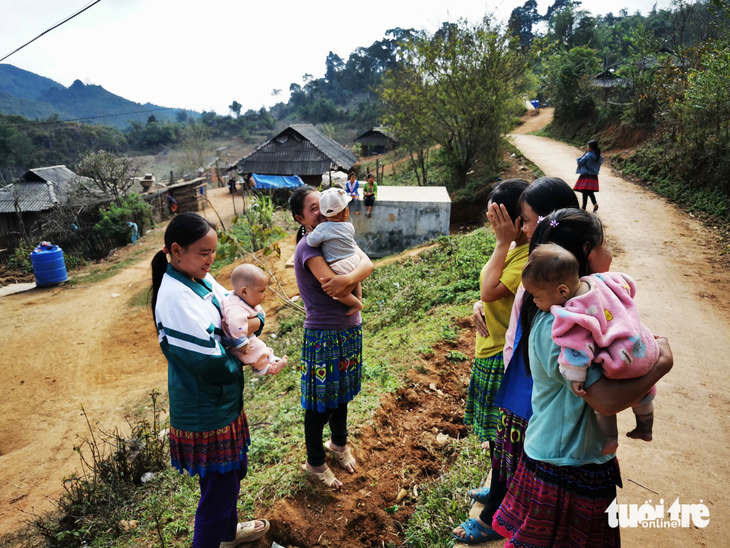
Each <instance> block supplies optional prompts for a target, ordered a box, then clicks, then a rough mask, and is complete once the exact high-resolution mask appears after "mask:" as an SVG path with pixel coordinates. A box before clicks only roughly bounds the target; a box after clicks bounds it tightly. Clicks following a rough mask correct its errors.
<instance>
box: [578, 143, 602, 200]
mask: <svg viewBox="0 0 730 548" xmlns="http://www.w3.org/2000/svg"><path fill="white" fill-rule="evenodd" d="M602 163H603V156H601V149H600V148H599V147H598V141H588V151H587V152H586V153H585V154H584V155H583V156H581V157H580V158H578V169H576V170H575V172H576V173H578V174H580V177H578V181H577V182H576V183H575V186H574V187H573V190H576V191H578V192H580V193H581V194H583V205H582V206H581V208H582V209H583V210H585V208H586V206H587V205H588V198H590V199H591V202H592V203H593V211H598V202H597V201H596V194H595V193H596V192H598V172H599V171H600V170H601V164H602Z"/></svg>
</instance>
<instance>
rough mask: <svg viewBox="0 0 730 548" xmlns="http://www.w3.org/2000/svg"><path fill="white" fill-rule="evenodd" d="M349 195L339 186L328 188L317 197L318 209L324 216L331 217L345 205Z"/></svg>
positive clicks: (350, 198) (348, 200)
mask: <svg viewBox="0 0 730 548" xmlns="http://www.w3.org/2000/svg"><path fill="white" fill-rule="evenodd" d="M350 200H352V197H351V196H348V195H347V193H346V192H345V191H344V190H342V189H341V188H328V189H327V190H325V191H324V192H323V193H322V194H321V195H320V197H319V209H320V211H321V212H322V214H323V215H324V216H325V217H333V216H334V215H337V214H338V213H339V212H340V211H342V210H343V209H345V208H346V207H347V204H348V203H349V202H350Z"/></svg>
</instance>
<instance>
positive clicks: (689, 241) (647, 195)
mask: <svg viewBox="0 0 730 548" xmlns="http://www.w3.org/2000/svg"><path fill="white" fill-rule="evenodd" d="M543 115H545V116H549V115H550V113H549V110H548V109H543V110H542V112H541V117H542V116H543ZM537 118H538V117H534V118H533V119H531V122H528V124H529V125H528V124H525V125H524V126H522V127H521V128H520V133H527V132H529V131H534V130H535V129H537V128H538V127H539V122H537V121H536V120H537ZM515 133H518V132H515ZM512 141H513V142H514V144H515V145H516V146H517V148H519V149H520V150H521V151H522V152H523V154H524V155H525V156H526V157H527V158H529V159H530V160H531V161H532V162H534V163H535V164H536V165H537V166H538V167H540V169H542V171H543V172H544V173H545V174H546V175H548V176H555V177H560V178H562V179H564V180H565V181H567V182H568V183H569V184H571V185H572V184H573V183H574V182H575V180H576V179H577V175H576V174H575V166H576V163H575V160H576V158H578V157H579V156H580V155H581V154H582V152H581V151H579V150H578V149H577V148H574V147H571V146H568V145H564V144H560V143H556V142H555V141H551V140H549V139H545V138H542V137H535V136H530V135H524V134H523V135H520V134H517V135H514V137H513V138H512ZM599 178H600V186H601V191H600V192H599V193H598V194H597V198H598V203H599V204H600V209H599V212H598V214H599V216H600V217H601V220H602V221H603V223H604V225H605V227H606V232H607V235H608V240H609V243H610V245H611V247H612V249H613V253H614V261H613V266H612V270H616V271H622V272H626V273H628V274H630V275H631V276H632V277H633V278H634V279H635V280H636V282H637V286H638V289H637V295H636V300H637V302H638V305H639V307H640V310H641V313H642V320H643V321H644V323H645V324H646V325H647V326H648V327H649V328H650V329H652V331H654V333H656V334H661V335H665V336H667V337H668V338H669V341H670V344H671V346H672V350H673V352H674V360H675V365H674V369H673V370H672V372H671V373H670V374H669V375H668V376H667V377H665V379H663V380H662V381H661V382H660V383H659V386H658V393H657V398H656V400H655V404H656V412H655V422H654V441H652V442H651V443H645V442H639V441H635V440H629V439H628V438H623V439H621V440H620V442H621V446H620V448H619V452H618V456H619V460H620V463H621V471H622V476H623V482H624V488H623V489H621V490H619V497H618V502H619V503H625V504H636V505H642V504H643V503H644V502H645V501H648V500H651V501H652V502H651V503H650V504H652V505H655V504H658V503H659V501H660V499H663V500H664V505H665V508H668V507H669V506H670V505H671V504H672V503H673V502H674V500H675V499H676V498H677V497H679V500H680V503H682V504H696V503H700V502H702V503H703V504H705V505H707V507H708V509H709V511H710V523H709V525H708V526H707V527H705V528H696V527H689V528H678V529H663V530H655V529H641V528H638V529H624V530H623V531H622V539H623V545H624V546H630V547H633V546H636V547H639V546H661V547H669V546H677V547H683V548H685V547H688V546H730V528H729V527H728V521H730V494H729V493H728V489H727V484H728V480H729V479H730V465H729V463H728V456H729V454H730V452H729V451H728V448H730V439H729V434H730V396H728V392H727V386H728V382H729V381H730V370H728V367H727V365H728V356H729V355H730V307H729V304H730V291H729V288H730V285H729V284H728V282H730V276H729V275H728V272H727V270H726V269H724V268H723V267H722V265H721V263H720V262H719V261H718V260H717V257H718V255H717V254H718V252H719V251H720V250H719V249H718V247H717V244H716V241H715V237H714V235H713V233H712V232H711V231H709V230H707V229H705V228H704V227H703V226H702V225H701V224H700V223H699V222H697V221H696V220H694V219H693V218H691V217H690V216H689V215H687V214H686V213H683V212H682V211H681V210H680V209H679V208H677V207H676V206H674V205H672V204H670V203H668V202H667V201H666V200H664V199H662V198H660V197H657V196H656V195H655V194H653V193H651V192H648V191H646V190H645V189H643V188H641V187H638V186H637V185H635V184H632V183H629V182H626V181H624V180H622V179H621V178H619V177H617V176H616V174H615V173H613V172H612V171H611V170H610V169H608V168H604V169H602V170H601V174H600V176H599ZM632 421H633V415H632V414H631V412H630V411H625V412H623V413H621V414H620V415H619V432H621V431H623V432H626V431H628V430H630V429H631V424H632ZM639 484H641V485H639ZM642 486H643V487H642Z"/></svg>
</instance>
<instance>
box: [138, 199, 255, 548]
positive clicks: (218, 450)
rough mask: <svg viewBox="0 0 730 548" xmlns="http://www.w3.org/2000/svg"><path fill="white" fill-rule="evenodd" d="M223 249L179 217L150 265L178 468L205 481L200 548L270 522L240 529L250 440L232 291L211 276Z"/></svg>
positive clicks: (195, 223) (227, 545) (201, 226)
mask: <svg viewBox="0 0 730 548" xmlns="http://www.w3.org/2000/svg"><path fill="white" fill-rule="evenodd" d="M217 242H218V237H217V235H216V232H215V229H214V227H213V226H212V225H211V224H210V223H209V222H208V221H207V220H205V219H204V218H203V217H201V216H200V215H198V214H196V213H181V214H180V215H177V216H176V217H174V218H173V219H172V221H170V224H169V225H168V226H167V230H166V231H165V246H164V247H163V249H162V250H161V251H159V252H158V253H157V254H156V255H155V257H154V258H153V259H152V309H153V310H154V318H155V325H156V326H157V333H158V338H159V342H160V347H161V348H162V352H163V354H164V355H165V358H167V363H168V391H169V394H170V454H171V458H172V465H173V466H174V467H175V468H177V469H178V470H179V471H180V472H182V471H183V470H187V471H188V473H189V474H190V475H191V476H194V475H196V474H197V475H198V476H199V477H200V501H199V503H198V509H197V512H196V513H195V531H194V533H193V547H194V548H218V547H220V548H233V547H234V546H238V545H239V544H241V543H243V542H251V541H253V540H256V539H257V538H259V537H261V536H263V535H264V533H266V531H267V530H268V528H269V523H268V522H267V521H266V520H259V521H256V522H253V521H250V522H246V523H238V513H237V510H236V504H237V501H238V493H239V490H240V482H241V480H242V479H243V478H244V477H245V476H246V472H247V469H248V458H247V450H248V446H249V444H250V437H249V432H248V423H247V421H246V413H245V411H244V409H243V369H242V366H241V363H240V362H239V361H238V360H236V359H235V358H233V357H231V356H229V355H228V354H227V353H226V351H225V349H224V348H223V346H222V345H221V334H222V330H221V322H222V317H221V309H220V302H221V301H222V300H223V297H225V295H226V293H227V291H226V290H225V289H224V288H223V287H222V286H221V285H220V284H218V282H216V281H215V280H214V279H213V277H212V276H211V275H210V267H211V265H212V264H213V260H214V259H215V249H216V245H217ZM167 255H169V256H170V261H169V263H168V260H167ZM254 321H258V320H254Z"/></svg>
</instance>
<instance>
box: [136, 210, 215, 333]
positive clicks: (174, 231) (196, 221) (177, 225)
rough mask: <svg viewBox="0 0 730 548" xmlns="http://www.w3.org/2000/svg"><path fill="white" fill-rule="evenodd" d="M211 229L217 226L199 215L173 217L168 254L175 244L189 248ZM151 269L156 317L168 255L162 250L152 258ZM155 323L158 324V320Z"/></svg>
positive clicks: (166, 233) (167, 240)
mask: <svg viewBox="0 0 730 548" xmlns="http://www.w3.org/2000/svg"><path fill="white" fill-rule="evenodd" d="M211 228H212V229H215V225H214V224H213V223H211V222H210V221H208V220H207V219H206V218H204V217H201V216H200V215H198V214H197V213H192V212H186V213H180V214H178V215H176V216H175V217H173V218H172V220H171V221H170V224H168V225H167V229H166V230H165V247H166V248H167V250H168V252H169V250H170V249H172V244H174V243H176V244H177V245H179V246H180V247H188V246H189V245H190V244H193V243H195V242H197V241H198V240H200V239H201V238H203V237H204V236H205V235H206V234H208V232H209V231H210V229H211ZM151 267H152V287H151V288H150V304H151V307H152V315H153V317H154V314H155V307H156V306H157V294H158V292H159V291H160V285H161V284H162V278H163V277H164V276H165V272H166V271H167V255H166V254H165V252H164V251H162V250H160V251H158V252H157V253H155V256H154V257H153V258H152V263H151ZM155 323H157V320H156V319H155Z"/></svg>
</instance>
